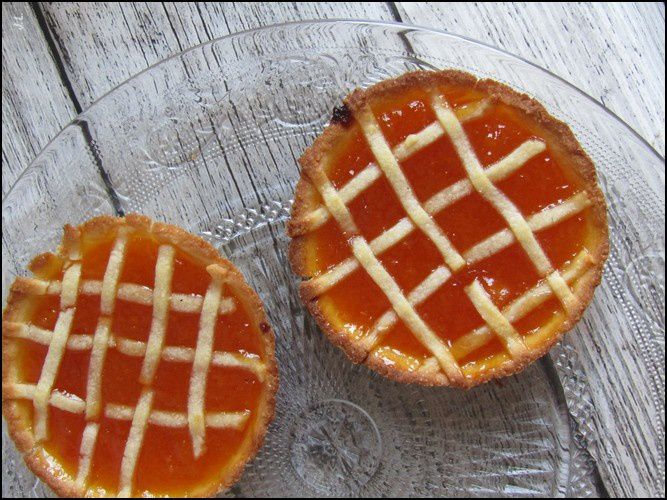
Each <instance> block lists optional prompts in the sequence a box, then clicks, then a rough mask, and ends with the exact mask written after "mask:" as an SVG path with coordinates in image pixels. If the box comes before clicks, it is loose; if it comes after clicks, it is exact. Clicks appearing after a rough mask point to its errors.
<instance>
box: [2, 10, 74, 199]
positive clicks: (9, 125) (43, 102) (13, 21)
mask: <svg viewBox="0 0 667 500" xmlns="http://www.w3.org/2000/svg"><path fill="white" fill-rule="evenodd" d="M75 115H76V111H75V109H74V106H73V104H72V101H71V99H70V98H69V96H68V93H67V89H66V88H65V86H64V85H63V83H62V81H61V80H60V77H59V75H58V69H57V67H56V63H55V61H54V60H53V59H52V57H51V53H50V51H49V47H48V45H47V43H46V40H45V38H44V35H43V33H42V31H41V29H40V27H39V24H38V22H37V19H36V18H35V14H34V13H33V11H32V9H31V8H30V6H28V4H26V3H20V4H19V3H9V2H3V4H2V195H3V196H4V195H5V193H6V192H7V190H8V189H9V187H10V186H11V185H12V184H13V182H14V180H16V177H17V176H18V175H19V173H20V172H21V171H22V170H23V168H24V167H25V166H26V165H27V164H28V163H29V162H30V161H31V160H32V159H33V158H34V157H35V156H36V155H37V153H39V151H40V149H41V148H42V147H44V146H45V145H46V143H47V142H48V141H49V140H50V139H51V138H52V137H53V136H55V135H56V134H57V133H58V131H59V130H60V129H61V128H62V127H63V126H64V125H65V124H66V123H67V122H69V121H70V120H71V119H72V118H74V116H75Z"/></svg>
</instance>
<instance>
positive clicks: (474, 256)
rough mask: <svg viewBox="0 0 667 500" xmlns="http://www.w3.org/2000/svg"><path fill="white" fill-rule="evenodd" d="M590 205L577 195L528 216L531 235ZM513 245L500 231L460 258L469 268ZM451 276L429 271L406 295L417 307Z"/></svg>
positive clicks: (384, 326)
mask: <svg viewBox="0 0 667 500" xmlns="http://www.w3.org/2000/svg"><path fill="white" fill-rule="evenodd" d="M589 205H590V201H589V199H588V197H587V196H586V193H579V194H576V195H574V196H572V197H571V198H569V199H567V200H565V201H564V202H562V203H560V204H559V205H556V206H554V207H549V208H545V209H543V210H542V211H541V212H538V213H536V214H534V215H532V216H530V217H529V218H528V225H529V226H530V228H531V229H532V230H533V231H541V230H543V229H546V228H549V227H551V226H553V225H555V224H558V223H559V222H562V221H563V220H565V219H566V218H568V217H571V216H572V215H575V214H577V213H579V212H581V211H582V210H584V209H585V208H586V207H588V206H589ZM515 241H516V239H515V237H514V234H513V233H512V232H511V231H510V230H509V229H503V230H501V231H498V232H497V233H495V234H493V235H491V236H489V237H488V238H486V239H484V240H482V241H480V242H479V243H477V244H476V245H474V246H472V247H471V248H470V249H468V250H466V251H465V252H463V255H464V257H465V258H466V261H467V262H468V263H469V264H470V265H473V264H476V263H477V262H480V261H481V260H483V259H486V258H488V257H490V256H492V255H495V254H497V253H498V252H500V251H502V250H504V249H505V248H508V247H509V246H510V245H512V244H513V243H514V242H515ZM450 276H451V273H447V274H445V273H443V271H442V269H440V268H436V269H435V270H434V271H432V272H431V273H430V274H429V275H428V276H427V277H426V278H425V279H424V280H423V281H422V282H421V283H420V284H418V285H417V286H416V287H415V288H414V290H412V291H411V292H410V294H409V295H408V298H409V300H410V302H411V303H412V305H413V306H418V305H419V304H421V303H422V302H424V301H425V300H426V299H428V298H429V297H430V296H431V295H433V294H434V293H435V292H436V291H437V290H438V289H439V288H440V287H441V286H442V285H443V284H445V283H446V282H447V280H448V279H449V277H450ZM397 320H398V318H397V317H396V314H395V313H394V312H393V311H392V310H389V311H387V312H385V313H384V314H383V315H382V316H381V317H380V319H379V320H377V321H376V322H375V324H374V325H373V327H372V328H371V330H370V331H369V332H368V334H366V335H365V336H364V337H363V338H362V339H361V340H360V345H361V346H363V347H364V348H365V349H366V350H370V349H372V348H373V347H375V346H376V345H377V344H378V343H379V342H380V341H381V340H382V338H383V337H384V335H385V334H386V333H387V332H388V331H389V330H390V329H391V328H392V327H393V326H394V324H395V323H396V321H397Z"/></svg>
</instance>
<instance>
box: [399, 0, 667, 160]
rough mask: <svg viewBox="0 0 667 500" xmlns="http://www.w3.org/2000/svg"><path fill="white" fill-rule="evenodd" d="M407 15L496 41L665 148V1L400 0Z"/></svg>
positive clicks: (419, 22)
mask: <svg viewBox="0 0 667 500" xmlns="http://www.w3.org/2000/svg"><path fill="white" fill-rule="evenodd" d="M397 9H398V12H399V15H400V16H401V19H402V20H403V21H404V22H406V23H411V24H416V25H420V26H426V27H431V28H437V29H441V30H445V31H448V32H450V33H453V34H457V35H463V36H466V37H468V38H472V39H475V40H479V41H481V42H485V43H488V44H490V45H494V46H496V47H500V48H502V49H504V50H507V51H508V52H511V53H513V54H516V55H519V56H521V57H524V58H525V59H528V60H529V61H532V62H534V63H536V64H538V65H540V66H542V67H544V68H547V69H548V70H550V71H552V72H553V73H555V74H557V75H559V76H561V77H563V78H565V79H566V80H568V81H569V82H571V83H573V84H574V85H576V86H577V87H579V88H580V89H582V90H584V91H585V92H587V93H588V94H590V95H592V96H593V97H595V98H596V99H598V100H599V101H601V102H602V103H603V104H604V105H605V106H606V107H607V108H609V109H610V110H612V111H613V112H614V113H616V114H617V115H618V116H620V117H621V118H622V119H623V120H624V121H626V122H627V123H628V124H629V125H630V126H631V127H632V128H634V129H635V130H636V131H637V132H638V133H639V134H640V135H641V136H642V137H644V138H645V139H646V140H647V141H648V142H649V143H650V144H651V145H652V146H653V147H654V148H655V149H656V150H657V151H658V152H659V153H660V154H662V155H664V154H665V6H664V4H663V3H659V2H655V3H597V2H587V3H577V4H574V3H567V4H563V3H510V2H506V3H479V4H476V5H475V6H474V7H473V8H471V6H470V4H466V3H460V2H437V3H436V2H398V3H397Z"/></svg>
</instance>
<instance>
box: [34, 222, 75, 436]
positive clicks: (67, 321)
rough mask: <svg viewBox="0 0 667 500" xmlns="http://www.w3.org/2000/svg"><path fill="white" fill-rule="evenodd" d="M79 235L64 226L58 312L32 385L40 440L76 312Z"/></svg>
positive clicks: (43, 432) (45, 434)
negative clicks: (64, 261)
mask: <svg viewBox="0 0 667 500" xmlns="http://www.w3.org/2000/svg"><path fill="white" fill-rule="evenodd" d="M80 239H81V235H80V234H79V232H78V231H76V230H75V229H73V228H71V227H69V226H67V227H66V228H65V246H66V251H67V252H68V253H69V257H70V263H69V266H68V267H67V268H66V269H65V272H64V274H63V282H62V293H61V296H60V313H59V315H58V319H57V320H56V325H55V327H54V328H53V336H52V337H51V342H50V343H49V349H48V351H47V353H46V358H45V360H44V365H43V366H42V372H41V374H40V376H39V381H38V382H37V387H36V388H35V397H34V399H33V406H34V408H35V417H34V418H35V430H34V433H35V439H36V440H37V441H41V440H43V439H46V438H47V437H48V405H49V398H50V394H51V390H52V389H53V384H54V382H55V380H56V377H57V376H58V370H59V368H60V363H61V361H62V358H63V355H64V353H65V349H66V348H67V339H68V337H69V334H70V330H71V328H72V322H73V320H74V314H75V313H76V299H77V295H78V290H79V281H80V279H81V261H80V260H81V248H80V246H81V241H80Z"/></svg>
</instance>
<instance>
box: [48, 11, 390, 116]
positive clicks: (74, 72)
mask: <svg viewBox="0 0 667 500" xmlns="http://www.w3.org/2000/svg"><path fill="white" fill-rule="evenodd" d="M42 9H43V10H44V14H45V17H46V20H47V23H48V25H49V29H50V30H51V32H52V33H53V34H54V39H55V40H56V43H57V46H58V51H59V52H60V55H61V56H62V59H63V62H64V65H65V68H66V70H67V74H68V76H69V78H70V80H71V82H72V86H73V87H74V89H75V92H76V94H77V96H78V97H79V99H80V100H81V103H82V105H83V107H84V108H85V107H87V106H88V105H90V103H92V102H93V101H94V100H95V99H97V98H99V97H100V96H101V95H103V94H104V93H105V92H108V91H109V90H111V89H112V88H114V87H115V86H116V85H118V84H119V83H120V82H122V81H124V80H126V79H127V78H129V77H130V76H132V75H134V74H136V73H138V72H139V71H141V70H143V69H145V68H147V67H148V66H150V65H151V64H155V63H156V62H158V61H161V60H162V59H164V58H166V57H169V56H171V55H174V54H177V53H179V52H181V51H182V50H184V49H187V48H189V47H192V46H194V45H197V44H200V43H203V42H206V41H208V40H211V39H213V38H218V37H221V36H225V35H228V34H230V33H236V32H238V31H242V30H247V29H252V28H257V27H260V26H265V25H268V24H274V23H281V22H287V21H297V20H305V19H331V18H361V19H383V20H391V19H393V18H392V15H391V12H390V10H389V8H388V7H387V5H386V4H384V3H367V4H359V3H343V4H318V3H299V4H291V3H271V4H258V3H241V2H235V3H216V2H204V3H194V2H185V3H177V4H176V3H168V2H162V3H148V4H146V3H104V4H102V3H90V4H84V3H71V4H69V3H45V4H42ZM107 26H113V29H102V27H107Z"/></svg>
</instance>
